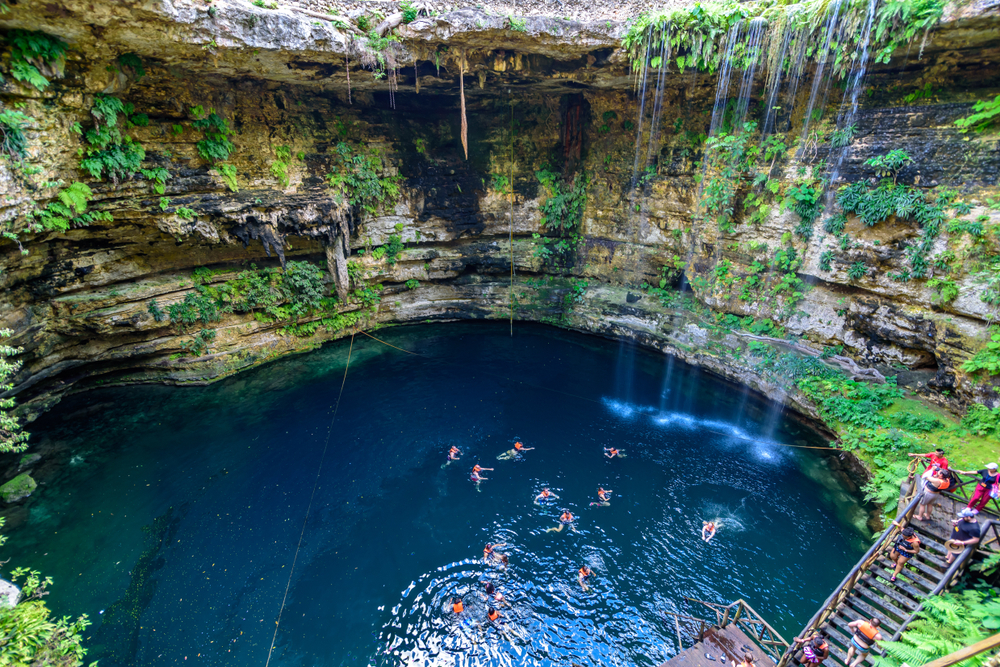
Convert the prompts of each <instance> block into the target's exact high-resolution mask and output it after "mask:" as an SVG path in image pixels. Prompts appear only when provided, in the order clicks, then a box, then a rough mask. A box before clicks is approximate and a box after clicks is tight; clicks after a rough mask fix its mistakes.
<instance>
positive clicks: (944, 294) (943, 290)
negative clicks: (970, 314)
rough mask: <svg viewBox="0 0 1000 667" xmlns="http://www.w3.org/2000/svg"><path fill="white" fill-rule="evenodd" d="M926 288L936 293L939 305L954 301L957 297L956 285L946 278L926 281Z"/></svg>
mask: <svg viewBox="0 0 1000 667" xmlns="http://www.w3.org/2000/svg"><path fill="white" fill-rule="evenodd" d="M927 286H928V287H930V288H931V289H933V290H935V291H937V293H938V299H939V300H940V301H941V303H948V302H949V301H954V300H955V298H956V297H957V296H958V284H957V283H956V282H955V281H954V280H949V279H948V278H931V279H930V280H928V281H927Z"/></svg>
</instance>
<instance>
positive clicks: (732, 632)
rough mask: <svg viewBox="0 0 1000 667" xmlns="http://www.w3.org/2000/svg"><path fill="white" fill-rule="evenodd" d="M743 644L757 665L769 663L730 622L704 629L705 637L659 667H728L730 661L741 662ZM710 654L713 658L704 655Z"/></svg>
mask: <svg viewBox="0 0 1000 667" xmlns="http://www.w3.org/2000/svg"><path fill="white" fill-rule="evenodd" d="M744 646H748V647H749V648H750V653H752V654H753V657H754V658H755V660H756V662H757V664H758V665H770V664H772V663H771V659H770V658H768V657H767V656H766V655H764V652H763V651H761V650H760V649H759V648H758V647H757V646H756V645H755V644H754V643H753V641H751V640H750V638H749V637H747V636H746V635H745V634H744V633H743V631H742V630H740V629H739V628H738V627H736V624H735V623H730V624H729V625H727V626H726V627H725V628H722V629H720V628H717V627H711V628H709V629H707V630H706V631H705V638H704V639H702V640H701V641H700V642H698V643H696V644H695V645H694V646H692V647H691V648H689V649H686V650H684V651H681V652H680V653H678V654H677V655H675V656H674V657H672V658H671V659H670V660H667V661H666V662H665V663H663V664H662V665H660V667H726V666H727V665H728V666H729V667H731V666H732V662H733V661H734V660H735V661H736V662H741V661H742V660H743V654H744V653H745V652H746V649H744V648H743V647H744ZM706 653H707V654H709V655H711V656H712V657H713V658H715V660H710V659H708V658H706V657H705V654H706Z"/></svg>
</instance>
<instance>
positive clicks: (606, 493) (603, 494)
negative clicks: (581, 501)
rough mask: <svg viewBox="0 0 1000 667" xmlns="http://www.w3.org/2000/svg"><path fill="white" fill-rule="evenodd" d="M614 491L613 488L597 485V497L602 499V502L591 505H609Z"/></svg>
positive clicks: (591, 504)
mask: <svg viewBox="0 0 1000 667" xmlns="http://www.w3.org/2000/svg"><path fill="white" fill-rule="evenodd" d="M612 491H613V489H604V488H602V487H600V486H599V487H597V497H598V498H599V499H600V502H596V503H590V506H591V507H593V506H594V505H597V506H598V507H607V506H608V505H610V504H611V493H612Z"/></svg>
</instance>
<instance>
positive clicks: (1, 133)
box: [0, 109, 34, 160]
mask: <svg viewBox="0 0 1000 667" xmlns="http://www.w3.org/2000/svg"><path fill="white" fill-rule="evenodd" d="M33 120H34V119H33V118H32V117H31V116H28V115H27V114H24V113H22V112H20V111H14V110H12V109H4V110H3V111H0V150H2V151H3V152H4V153H6V154H7V155H9V156H10V157H12V158H14V159H15V160H16V159H20V158H23V157H26V156H27V155H28V139H27V137H25V136H24V128H25V127H27V126H28V125H29V124H30V123H31V122H33Z"/></svg>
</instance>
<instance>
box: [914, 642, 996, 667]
mask: <svg viewBox="0 0 1000 667" xmlns="http://www.w3.org/2000/svg"><path fill="white" fill-rule="evenodd" d="M998 646H1000V634H995V635H993V636H992V637H987V638H986V639H984V640H982V641H979V642H976V643H975V644H973V645H972V646H966V647H965V648H963V649H959V650H957V651H955V652H954V653H952V654H951V655H946V656H945V657H943V658H938V659H937V660H934V661H932V662H928V663H927V664H926V665H924V667H951V665H954V664H956V663H959V662H962V661H963V660H967V659H969V658H971V657H972V656H974V655H979V654H980V653H982V652H983V651H989V650H990V649H993V648H996V647H998Z"/></svg>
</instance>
